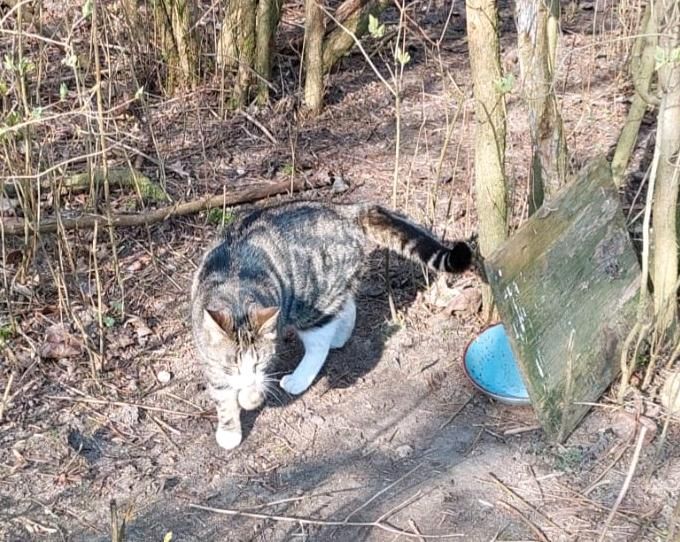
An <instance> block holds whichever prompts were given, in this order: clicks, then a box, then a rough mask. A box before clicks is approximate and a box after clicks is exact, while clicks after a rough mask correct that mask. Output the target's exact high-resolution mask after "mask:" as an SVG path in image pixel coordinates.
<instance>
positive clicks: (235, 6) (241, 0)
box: [217, 0, 257, 108]
mask: <svg viewBox="0 0 680 542" xmlns="http://www.w3.org/2000/svg"><path fill="white" fill-rule="evenodd" d="M256 11H257V0H227V8H226V13H225V15H224V20H223V21H222V30H221V32H220V38H219V42H218V44H217V65H218V66H219V67H220V68H222V69H230V68H236V80H235V81H234V88H233V93H232V106H233V107H235V108H241V107H243V106H245V105H247V104H248V101H249V99H250V85H251V83H252V79H253V71H254V63H255V39H256V34H255V30H256V23H255V20H256V15H255V14H256Z"/></svg>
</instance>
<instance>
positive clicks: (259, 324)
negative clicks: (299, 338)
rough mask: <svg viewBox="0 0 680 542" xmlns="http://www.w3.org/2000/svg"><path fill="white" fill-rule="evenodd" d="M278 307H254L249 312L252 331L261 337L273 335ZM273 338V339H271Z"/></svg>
mask: <svg viewBox="0 0 680 542" xmlns="http://www.w3.org/2000/svg"><path fill="white" fill-rule="evenodd" d="M279 312H280V311H279V308H278V307H264V308H263V307H254V308H252V309H251V310H250V315H249V316H250V323H251V324H252V326H253V330H254V331H255V332H256V333H257V334H258V335H262V336H267V335H274V334H275V333H276V324H277V321H278V318H279ZM271 338H273V337H271Z"/></svg>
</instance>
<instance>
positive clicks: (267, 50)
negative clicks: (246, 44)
mask: <svg viewBox="0 0 680 542" xmlns="http://www.w3.org/2000/svg"><path fill="white" fill-rule="evenodd" d="M281 3H282V0H259V2H258V4H257V20H256V23H255V26H256V32H257V37H256V42H255V71H256V72H257V73H258V74H259V76H260V78H261V79H260V80H259V81H258V90H257V100H258V102H260V103H261V104H265V103H267V102H268V101H269V85H267V83H266V82H265V81H269V79H270V78H271V59H272V44H273V41H274V34H275V33H276V27H277V26H278V24H279V17H280V16H281Z"/></svg>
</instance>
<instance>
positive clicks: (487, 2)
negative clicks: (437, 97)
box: [465, 0, 508, 317]
mask: <svg viewBox="0 0 680 542" xmlns="http://www.w3.org/2000/svg"><path fill="white" fill-rule="evenodd" d="M465 8H466V13H467V33H468V40H469V47H470V67H471V70H472V85H473V92H474V98H475V124H476V128H475V187H476V191H477V194H476V203H477V213H478V215H479V246H480V249H481V253H482V256H483V257H486V256H488V255H489V254H491V252H493V251H494V249H495V248H496V247H498V246H499V245H500V244H501V243H502V242H503V240H504V239H505V238H506V237H507V214H508V213H507V195H506V186H505V98H504V96H503V93H502V92H501V89H500V88H499V86H498V82H499V81H501V78H502V73H501V64H500V46H499V41H498V11H497V6H496V2H495V1H494V0H467V2H466V4H465ZM482 302H483V304H484V312H485V314H486V316H487V317H490V316H491V314H492V309H493V303H492V297H491V290H490V289H489V287H488V286H485V287H484V289H483V291H482Z"/></svg>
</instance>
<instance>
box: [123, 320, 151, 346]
mask: <svg viewBox="0 0 680 542" xmlns="http://www.w3.org/2000/svg"><path fill="white" fill-rule="evenodd" d="M128 324H130V325H132V327H133V328H134V330H135V333H136V334H137V340H138V341H142V340H143V339H144V338H145V337H148V336H149V335H152V334H153V331H151V328H150V327H149V326H147V325H146V322H145V321H144V320H142V319H141V318H140V317H139V316H132V317H130V318H128V320H127V322H125V325H128Z"/></svg>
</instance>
